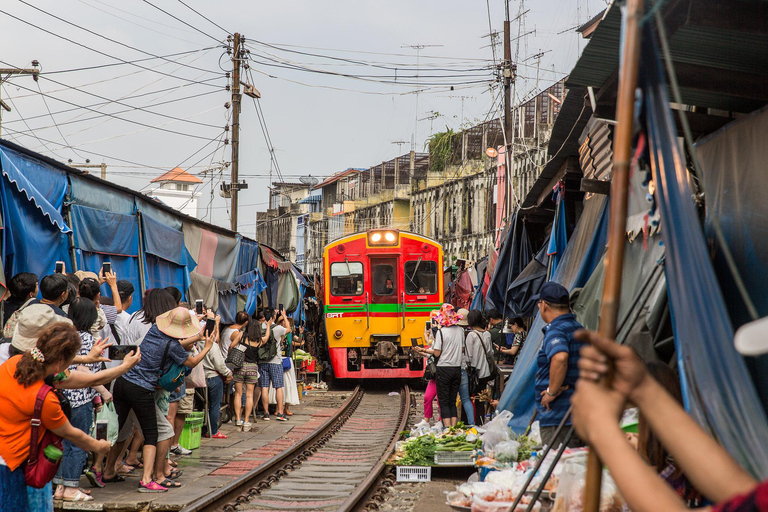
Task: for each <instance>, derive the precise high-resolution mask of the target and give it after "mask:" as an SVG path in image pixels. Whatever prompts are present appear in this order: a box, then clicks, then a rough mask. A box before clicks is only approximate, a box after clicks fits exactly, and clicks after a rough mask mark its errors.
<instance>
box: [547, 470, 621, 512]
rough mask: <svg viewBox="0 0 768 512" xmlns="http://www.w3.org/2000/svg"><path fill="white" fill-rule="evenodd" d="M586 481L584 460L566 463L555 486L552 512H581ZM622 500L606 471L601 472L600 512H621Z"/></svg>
mask: <svg viewBox="0 0 768 512" xmlns="http://www.w3.org/2000/svg"><path fill="white" fill-rule="evenodd" d="M586 480H587V466H586V459H584V458H580V459H574V460H569V461H566V463H565V466H564V467H563V470H562V472H561V474H560V479H559V482H558V485H557V498H556V499H555V504H554V506H553V507H552V512H582V510H584V497H585V496H584V494H585V486H586ZM623 508H624V499H623V498H622V497H621V495H620V494H619V490H618V487H616V483H615V482H614V481H613V478H611V475H610V474H609V473H608V471H607V470H603V484H602V488H601V491H600V508H599V510H600V512H621V511H622V510H623Z"/></svg>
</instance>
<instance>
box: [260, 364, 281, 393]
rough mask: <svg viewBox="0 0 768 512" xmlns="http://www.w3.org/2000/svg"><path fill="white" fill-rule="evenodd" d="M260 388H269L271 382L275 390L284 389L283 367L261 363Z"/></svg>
mask: <svg viewBox="0 0 768 512" xmlns="http://www.w3.org/2000/svg"><path fill="white" fill-rule="evenodd" d="M259 374H260V375H259V386H260V387H262V388H268V387H269V383H270V381H271V382H272V387H273V388H275V389H278V388H282V387H283V365H282V364H276V363H259Z"/></svg>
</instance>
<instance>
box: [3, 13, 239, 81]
mask: <svg viewBox="0 0 768 512" xmlns="http://www.w3.org/2000/svg"><path fill="white" fill-rule="evenodd" d="M0 14H5V15H6V16H8V17H10V18H13V19H15V20H17V21H20V22H22V23H24V24H25V25H29V26H31V27H34V28H36V29H38V30H40V31H42V32H45V33H46V34H50V35H52V36H54V37H58V38H59V39H62V40H64V41H67V42H69V43H72V44H74V45H76V46H80V47H81V48H85V49H86V50H90V51H92V52H94V53H98V54H99V55H103V56H105V57H109V58H110V59H113V60H117V61H120V62H122V63H123V64H130V65H132V66H136V67H138V68H141V69H144V70H146V71H152V72H153V73H157V74H160V75H164V76H168V77H171V78H175V79H177V80H183V81H185V82H192V83H195V81H194V80H190V79H188V78H184V77H181V76H177V75H171V74H168V73H163V72H162V71H158V70H156V69H152V68H148V67H145V66H141V65H139V64H137V63H136V62H135V61H134V62H132V61H127V60H125V59H121V58H119V57H115V56H114V55H111V54H109V53H106V52H102V51H101V50H97V49H95V48H91V47H90V46H88V45H85V44H83V43H78V42H77V41H75V40H73V39H70V38H68V37H64V36H62V35H60V34H57V33H55V32H52V31H50V30H47V29H44V28H43V27H41V26H39V25H35V24H34V23H32V22H29V21H26V20H24V19H22V18H19V17H18V16H14V15H13V14H10V13H9V12H7V11H4V10H2V9H0ZM157 58H160V57H159V56H157ZM221 78H224V75H222V76H221ZM205 85H210V86H211V87H219V86H217V85H214V84H205Z"/></svg>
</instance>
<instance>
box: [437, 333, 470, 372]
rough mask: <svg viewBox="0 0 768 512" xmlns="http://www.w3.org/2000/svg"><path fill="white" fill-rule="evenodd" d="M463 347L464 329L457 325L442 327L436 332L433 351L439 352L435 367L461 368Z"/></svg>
mask: <svg viewBox="0 0 768 512" xmlns="http://www.w3.org/2000/svg"><path fill="white" fill-rule="evenodd" d="M463 346H464V329H462V328H461V327H460V326H458V325H452V326H450V327H443V328H442V329H439V330H438V331H437V334H436V335H435V342H434V343H433V344H432V348H433V349H434V350H440V351H441V352H440V358H439V359H438V361H437V366H462V361H463V355H462V348H463Z"/></svg>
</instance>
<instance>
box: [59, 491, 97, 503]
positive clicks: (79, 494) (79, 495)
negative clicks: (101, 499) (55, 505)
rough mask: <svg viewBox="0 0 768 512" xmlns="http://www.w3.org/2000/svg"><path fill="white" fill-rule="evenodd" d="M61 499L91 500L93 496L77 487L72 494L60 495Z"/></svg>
mask: <svg viewBox="0 0 768 512" xmlns="http://www.w3.org/2000/svg"><path fill="white" fill-rule="evenodd" d="M61 500H62V501H93V496H89V495H87V494H85V493H84V492H82V491H80V490H79V489H78V491H77V494H75V495H74V496H69V497H67V496H62V498H61Z"/></svg>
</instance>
